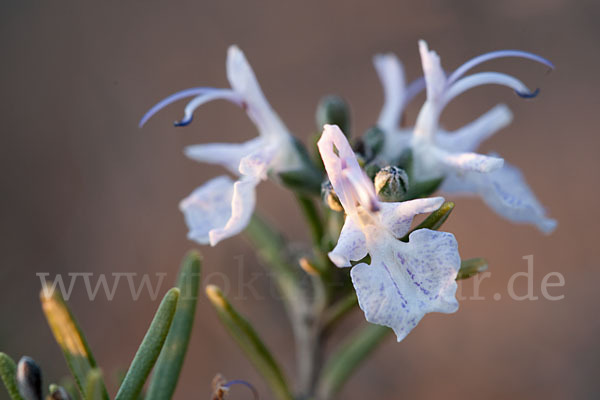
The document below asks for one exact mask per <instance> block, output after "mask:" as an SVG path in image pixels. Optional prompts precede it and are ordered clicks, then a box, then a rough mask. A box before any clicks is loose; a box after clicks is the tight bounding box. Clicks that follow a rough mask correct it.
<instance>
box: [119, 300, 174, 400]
mask: <svg viewBox="0 0 600 400" xmlns="http://www.w3.org/2000/svg"><path fill="white" fill-rule="evenodd" d="M179 293H180V291H179V289H177V288H172V289H171V290H169V291H168V292H167V294H166V295H165V297H164V298H163V300H162V302H161V303H160V306H159V307H158V310H157V311H156V314H155V315H154V319H153V320H152V323H151V324H150V328H148V332H146V336H144V339H143V340H142V344H141V345H140V347H139V348H138V351H137V353H136V354H135V357H134V358H133V361H132V362H131V366H130V367H129V370H128V371H127V374H126V375H125V379H124V380H123V383H122V384H121V387H120V388H119V391H118V392H117V396H116V397H115V400H134V399H137V398H138V396H139V395H140V393H141V392H142V388H143V386H144V383H145V382H146V379H147V378H148V375H149V374H150V371H151V370H152V367H154V364H155V363H156V360H157V359H158V356H159V355H160V351H161V350H162V348H163V345H164V343H165V340H166V339H167V334H168V333H169V329H170V327H171V323H172V321H173V316H174V315H175V310H176V309H177V302H178V300H179Z"/></svg>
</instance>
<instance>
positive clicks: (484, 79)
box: [442, 72, 539, 108]
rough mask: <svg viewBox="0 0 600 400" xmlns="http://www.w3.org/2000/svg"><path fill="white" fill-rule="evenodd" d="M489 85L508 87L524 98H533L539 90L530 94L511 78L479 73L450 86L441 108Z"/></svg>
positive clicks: (498, 74) (499, 74)
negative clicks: (467, 92) (455, 99)
mask: <svg viewBox="0 0 600 400" xmlns="http://www.w3.org/2000/svg"><path fill="white" fill-rule="evenodd" d="M489 84H496V85H502V86H508V87H509V88H511V89H513V90H514V91H515V92H517V94H518V95H519V96H521V97H525V98H531V97H535V96H536V95H537V94H538V93H539V89H538V90H535V91H533V92H532V91H531V90H529V88H528V87H527V86H525V84H524V83H523V82H521V81H520V80H518V79H517V78H515V77H513V76H510V75H507V74H501V73H499V72H479V73H477V74H473V75H469V76H467V77H465V78H462V79H460V80H459V81H458V82H456V83H455V84H454V85H452V86H450V87H449V88H448V90H447V91H446V93H444V98H443V104H442V108H443V107H444V106H445V105H446V104H448V103H449V102H450V100H452V99H453V98H455V97H456V96H458V95H460V94H461V93H463V92H465V91H467V90H469V89H471V88H474V87H476V86H480V85H489Z"/></svg>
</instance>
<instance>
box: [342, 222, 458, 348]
mask: <svg viewBox="0 0 600 400" xmlns="http://www.w3.org/2000/svg"><path fill="white" fill-rule="evenodd" d="M374 235H375V236H374V237H371V236H370V235H368V237H369V239H368V241H369V247H371V241H372V240H373V241H376V246H377V247H379V248H380V249H379V250H378V251H374V252H372V253H371V257H372V262H371V265H367V264H358V265H356V266H355V267H353V268H352V271H351V276H352V283H353V285H354V288H355V289H356V293H357V296H358V302H359V305H360V308H361V309H362V310H363V312H364V313H365V317H366V319H367V321H369V322H371V323H374V324H379V325H384V326H389V327H390V328H392V329H393V330H394V332H395V333H396V337H397V339H398V341H401V340H402V339H404V338H405V337H406V335H408V333H409V332H410V331H411V330H412V329H413V328H414V327H415V326H416V325H417V323H418V322H419V321H420V320H421V318H423V316H424V315H425V314H426V313H429V312H442V313H453V312H455V311H456V310H457V309H458V302H457V301H456V299H455V297H454V296H455V293H456V289H457V285H456V281H455V279H456V274H457V272H458V270H459V268H460V256H459V254H458V249H457V243H456V239H455V238H454V236H453V235H452V234H450V233H445V232H436V231H431V230H428V229H421V230H418V231H415V232H413V233H412V234H411V235H410V240H409V243H403V242H400V241H397V240H396V239H395V238H393V237H392V236H391V235H388V236H387V237H386V236H384V235H383V234H381V233H374Z"/></svg>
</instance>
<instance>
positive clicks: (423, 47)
mask: <svg viewBox="0 0 600 400" xmlns="http://www.w3.org/2000/svg"><path fill="white" fill-rule="evenodd" d="M419 52H420V53H421V64H422V66H423V74H424V75H425V82H427V100H428V101H437V100H438V99H441V96H442V94H443V93H444V91H445V90H446V74H445V73H444V69H443V68H442V64H441V62H440V57H439V56H438V54H437V53H436V52H435V51H433V50H429V47H427V43H426V42H425V41H424V40H420V41H419Z"/></svg>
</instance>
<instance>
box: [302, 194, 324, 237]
mask: <svg viewBox="0 0 600 400" xmlns="http://www.w3.org/2000/svg"><path fill="white" fill-rule="evenodd" d="M296 199H297V200H298V204H299V205H300V209H301V210H302V213H303V214H304V216H305V217H306V220H307V222H308V226H309V228H310V233H311V235H312V238H313V243H314V245H315V247H317V248H320V247H321V244H322V240H323V221H322V219H321V216H320V215H319V211H318V210H317V207H315V204H314V203H313V201H312V199H310V198H309V197H307V196H305V195H303V194H296Z"/></svg>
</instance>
